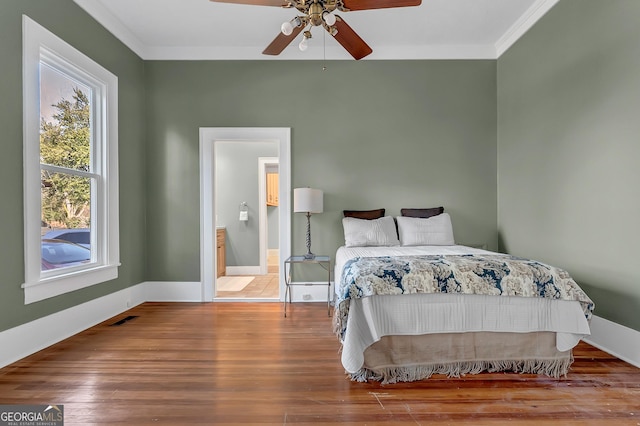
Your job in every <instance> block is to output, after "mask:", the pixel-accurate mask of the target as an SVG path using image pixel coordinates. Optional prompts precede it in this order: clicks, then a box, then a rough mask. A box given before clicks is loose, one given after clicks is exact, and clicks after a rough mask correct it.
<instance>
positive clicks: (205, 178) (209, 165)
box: [200, 128, 291, 301]
mask: <svg viewBox="0 0 640 426" xmlns="http://www.w3.org/2000/svg"><path fill="white" fill-rule="evenodd" d="M223 144H226V146H232V147H234V148H238V147H240V146H241V145H242V144H244V145H246V144H255V145H259V144H271V145H272V146H273V145H274V144H275V146H276V147H277V157H276V156H274V157H272V160H271V161H272V163H271V164H272V166H273V163H274V160H273V158H275V159H276V160H277V167H278V169H277V170H278V183H277V195H278V204H279V205H278V209H277V210H278V213H277V218H276V219H275V222H276V225H277V226H276V227H277V237H278V238H277V241H278V249H277V257H278V258H279V259H284V258H286V257H288V256H289V253H290V241H291V236H290V235H291V234H290V227H291V214H290V207H289V206H290V200H289V194H290V192H291V179H290V167H291V165H290V129H289V128H201V129H200V199H201V203H200V222H201V226H200V229H201V236H202V237H201V240H200V241H201V251H200V253H201V256H200V262H201V263H200V265H201V266H200V271H201V289H202V290H201V293H202V300H203V301H213V300H215V301H268V300H270V301H282V298H283V297H284V296H283V295H284V277H283V276H282V275H281V274H278V276H277V278H276V279H277V286H278V296H277V297H276V298H270V299H263V298H246V297H243V298H238V299H236V298H233V297H224V298H218V297H216V290H217V270H218V267H217V262H218V261H219V260H220V254H219V253H220V252H219V251H218V245H217V238H216V235H217V234H219V228H217V226H218V227H221V226H224V227H225V231H226V230H227V229H226V228H227V227H228V228H229V229H228V231H229V233H230V234H231V233H232V232H231V231H238V232H239V233H237V234H236V237H235V238H236V239H237V241H238V243H239V242H240V240H241V238H242V237H243V236H246V235H243V234H241V233H240V232H243V231H248V229H249V226H248V225H249V221H250V220H251V218H254V220H255V221H257V220H258V218H259V216H263V217H262V218H260V220H267V218H266V217H265V216H266V214H267V212H266V211H264V212H262V206H266V202H263V201H261V200H258V201H252V202H251V203H250V202H249V201H247V200H244V199H243V200H240V201H238V200H236V201H238V202H237V203H236V201H228V200H229V199H227V201H224V200H218V198H219V197H217V194H216V187H217V186H218V185H217V182H216V179H217V177H216V175H217V170H216V169H217V168H216V148H217V147H218V146H223ZM249 146H254V145H249ZM220 164H221V163H218V168H219V167H221V166H220ZM268 164H270V163H269V162H268V161H266V162H265V167H267V165H268ZM272 166H271V167H272ZM234 173H235V175H234V179H235V178H237V177H238V176H239V175H238V174H241V173H243V170H242V169H240V170H237V169H236V170H235V171H234ZM260 176H261V177H263V175H262V174H260ZM227 179H228V178H227ZM259 186H260V187H265V186H266V183H265V185H261V184H260V185H259ZM219 191H222V190H219ZM264 196H266V195H264ZM247 197H248V196H247ZM222 203H231V204H232V208H231V209H229V208H228V207H229V206H225V210H226V211H227V213H226V216H225V218H221V217H220V216H221V215H220V214H218V213H219V212H220V211H221V209H222ZM243 203H246V206H243ZM217 204H220V206H217ZM230 210H231V211H232V213H229V211H230ZM265 210H266V207H265ZM242 211H246V215H245V214H242V213H241V212H242ZM261 212H262V213H261ZM217 214H218V217H216V215H217ZM247 216H248V219H247ZM243 217H244V218H245V219H243ZM216 219H217V220H216ZM216 222H217V223H216ZM223 222H226V223H223ZM243 226H244V227H245V228H243ZM262 228H263V229H265V232H264V234H265V235H261V236H260V240H261V242H260V245H259V247H260V249H259V257H260V258H262V257H263V256H264V259H263V260H262V259H261V260H260V262H259V263H258V262H254V263H257V264H256V265H253V266H249V269H244V270H243V269H234V268H233V266H235V265H231V266H227V267H226V269H227V273H229V271H231V273H232V274H233V273H237V272H249V273H252V272H254V271H255V273H256V274H258V273H260V272H261V271H262V268H264V270H265V272H266V271H267V270H268V265H267V262H268V256H267V250H266V247H267V244H268V243H267V238H268V234H267V232H266V227H262ZM225 242H227V243H229V247H227V248H226V249H227V251H226V255H227V265H229V264H232V263H234V262H235V260H233V256H236V255H238V257H239V256H240V252H239V251H236V252H234V251H233V250H235V249H237V247H236V245H235V243H234V241H232V240H230V239H229V238H228V237H227V239H226V241H225ZM263 248H265V249H263ZM236 260H237V259H236ZM278 262H279V261H278ZM243 275H246V274H243Z"/></svg>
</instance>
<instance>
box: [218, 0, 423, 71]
mask: <svg viewBox="0 0 640 426" xmlns="http://www.w3.org/2000/svg"><path fill="white" fill-rule="evenodd" d="M211 1H215V2H221V3H235V4H249V5H258V6H277V7H283V8H287V9H291V8H295V9H297V10H298V11H299V12H301V13H302V14H303V15H300V16H296V17H295V18H293V19H292V20H291V21H287V22H285V23H284V24H282V27H281V31H280V33H279V34H278V35H277V36H276V38H275V39H273V41H272V42H271V44H269V46H267V48H266V49H264V51H263V52H262V53H263V54H265V55H279V54H280V53H282V51H283V50H284V49H285V48H286V47H287V46H288V45H289V44H290V43H291V42H292V41H293V39H294V38H296V37H297V36H298V34H300V33H301V32H302V31H303V30H305V28H307V27H308V29H307V30H305V31H304V33H303V38H302V41H301V42H300V45H299V47H300V50H305V49H306V48H307V40H308V39H310V38H311V27H312V26H322V27H323V28H324V29H325V30H327V32H328V33H329V34H331V35H332V36H333V38H335V39H336V40H337V41H338V43H340V44H341V45H342V47H344V48H345V49H346V50H347V51H348V52H349V53H350V54H351V56H353V57H354V59H356V60H358V59H362V58H364V57H365V56H367V55H369V54H370V53H371V52H373V50H372V49H371V47H369V45H367V43H366V42H365V41H364V40H363V39H362V38H360V36H359V35H358V34H356V32H355V31H354V30H353V29H352V28H351V27H350V26H349V25H348V24H347V23H346V22H345V21H344V19H342V18H341V17H340V16H339V15H336V14H335V13H333V12H334V11H336V10H339V11H341V12H350V11H354V10H368V9H385V8H392V7H407V6H419V5H420V3H422V0H211Z"/></svg>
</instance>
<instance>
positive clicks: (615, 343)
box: [0, 281, 640, 368]
mask: <svg viewBox="0 0 640 426" xmlns="http://www.w3.org/2000/svg"><path fill="white" fill-rule="evenodd" d="M316 284H318V285H314V286H309V287H303V286H296V287H295V288H294V289H293V290H294V293H293V295H294V298H293V300H294V302H299V301H303V300H302V297H303V295H304V294H310V295H311V299H310V300H305V302H326V301H327V299H326V288H324V286H322V285H320V284H323V283H321V282H318V283H316ZM296 293H297V294H298V297H296V296H295V295H296ZM200 294H201V283H200V282H161V281H147V282H143V283H140V284H137V285H135V286H132V287H128V288H126V289H123V290H120V291H117V292H115V293H111V294H108V295H106V296H103V297H100V298H98V299H94V300H91V301H89V302H86V303H82V304H80V305H76V306H73V307H71V308H68V309H65V310H63V311H59V312H56V313H54V314H51V315H48V316H46V317H42V318H38V319H36V320H34V321H31V322H28V323H26V324H22V325H19V326H17V327H14V328H10V329H8V330H5V331H2V332H0V347H1V348H2V351H0V368H2V367H5V366H7V365H9V364H11V363H13V362H15V361H18V360H20V359H22V358H24V357H26V356H29V355H31V354H33V353H35V352H37V351H39V350H42V349H44V348H46V347H48V346H50V345H53V344H55V343H58V342H60V341H62V340H64V339H66V338H68V337H70V336H73V335H74V334H76V333H79V332H81V331H83V330H86V329H87V328H90V327H93V326H94V325H96V324H99V323H101V322H103V321H106V320H108V319H109V318H113V317H114V316H116V315H119V314H121V313H123V312H126V311H127V310H128V309H130V308H131V307H133V306H137V305H139V304H141V303H144V302H159V301H162V302H200ZM331 294H333V293H331ZM257 301H258V300H257V299H216V302H221V303H224V302H257ZM259 301H260V302H265V301H267V302H281V301H280V300H278V299H260V300H259ZM24 336H29V338H28V339H25V338H24ZM585 341H586V342H587V343H589V344H591V345H593V346H595V347H597V348H599V349H601V350H603V351H605V352H607V353H609V354H611V355H613V356H616V357H618V358H620V359H621V360H623V361H626V362H628V363H630V364H632V365H635V366H636V367H639V368H640V332H639V331H636V330H633V329H630V328H628V327H625V326H623V325H620V324H616V323H614V322H611V321H609V320H606V319H603V318H599V317H597V316H594V317H593V318H592V320H591V337H589V338H588V339H585Z"/></svg>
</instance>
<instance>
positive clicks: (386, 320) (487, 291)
mask: <svg viewBox="0 0 640 426" xmlns="http://www.w3.org/2000/svg"><path fill="white" fill-rule="evenodd" d="M441 209H442V208H439V209H417V210H422V215H427V213H424V211H425V210H433V211H431V212H430V213H429V215H427V217H420V216H419V214H420V213H415V212H414V214H417V215H418V216H417V217H410V216H406V217H405V216H399V217H397V218H395V219H394V218H391V217H389V216H383V215H384V210H382V209H381V210H382V213H381V212H380V211H377V213H376V214H374V215H373V217H365V218H362V217H358V216H351V214H353V213H350V211H345V216H346V217H345V218H344V219H343V226H344V230H345V245H344V246H342V247H340V248H339V249H338V250H337V252H336V257H335V271H334V272H335V275H334V276H335V283H336V284H335V293H336V294H335V310H334V330H335V332H336V335H337V336H338V338H339V339H340V341H341V343H342V350H341V361H342V364H343V366H344V368H345V371H346V372H347V374H348V376H349V377H350V378H351V379H352V380H356V381H369V380H376V381H382V382H383V383H395V382H401V381H415V380H422V379H426V378H429V377H430V376H431V375H433V374H446V375H448V376H450V377H459V376H461V375H464V374H475V373H480V372H483V371H489V372H496V371H513V372H521V373H536V374H544V375H547V376H550V377H554V378H558V377H561V376H564V375H566V374H567V372H568V370H569V368H570V365H571V363H572V362H573V356H572V348H573V347H575V345H577V344H578V342H579V341H580V339H582V338H583V337H585V336H588V335H589V334H590V330H589V320H590V318H591V315H592V312H593V308H594V305H593V302H592V301H591V300H590V299H589V298H588V296H587V295H586V294H585V293H584V291H582V289H580V287H579V286H578V285H577V284H576V283H575V281H574V280H573V279H572V278H571V277H570V276H569V274H568V273H567V272H566V271H564V270H562V269H559V268H556V267H553V266H550V265H547V264H544V263H541V262H537V261H534V260H530V259H522V258H518V257H514V256H510V255H507V254H501V253H495V252H491V251H488V250H483V249H479V248H474V247H468V246H464V245H457V244H455V242H454V240H453V231H452V227H451V220H450V217H449V215H448V214H447V213H444V212H443V211H442V210H441ZM405 212H406V211H404V212H403V213H405ZM408 214H410V213H408ZM376 216H377V217H376Z"/></svg>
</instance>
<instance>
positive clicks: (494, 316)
mask: <svg viewBox="0 0 640 426" xmlns="http://www.w3.org/2000/svg"><path fill="white" fill-rule="evenodd" d="M481 253H491V252H488V251H486V250H481V249H475V248H471V247H466V246H420V247H350V248H346V247H340V248H339V249H338V251H337V253H336V266H335V268H336V269H335V279H336V281H338V280H340V277H341V275H342V268H343V266H344V264H345V263H346V262H347V261H348V260H349V259H351V258H353V257H371V256H389V255H390V256H394V255H414V254H415V255H421V254H430V255H432V254H453V255H455V254H481ZM471 331H497V332H517V333H527V332H533V331H553V332H556V333H557V334H556V347H557V349H558V350H559V351H566V350H569V349H571V348H573V347H574V346H575V345H577V344H578V342H579V341H580V339H581V338H582V337H584V336H588V335H590V330H589V324H588V322H587V319H586V318H585V316H584V312H583V311H582V308H581V306H580V303H579V302H577V301H564V300H554V299H543V298H540V299H539V298H521V297H505V296H485V295H470V294H410V295H384V296H374V297H366V298H361V299H351V301H350V308H349V318H348V321H347V330H346V333H345V336H344V341H343V348H342V364H343V366H344V368H345V370H346V371H348V372H349V373H355V372H357V371H358V370H360V369H361V368H362V366H363V363H364V350H365V349H366V348H367V347H368V346H370V345H371V344H373V343H375V342H377V341H378V340H380V338H381V337H382V336H386V335H419V334H427V333H452V332H453V333H456V332H460V333H461V332H471Z"/></svg>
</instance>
